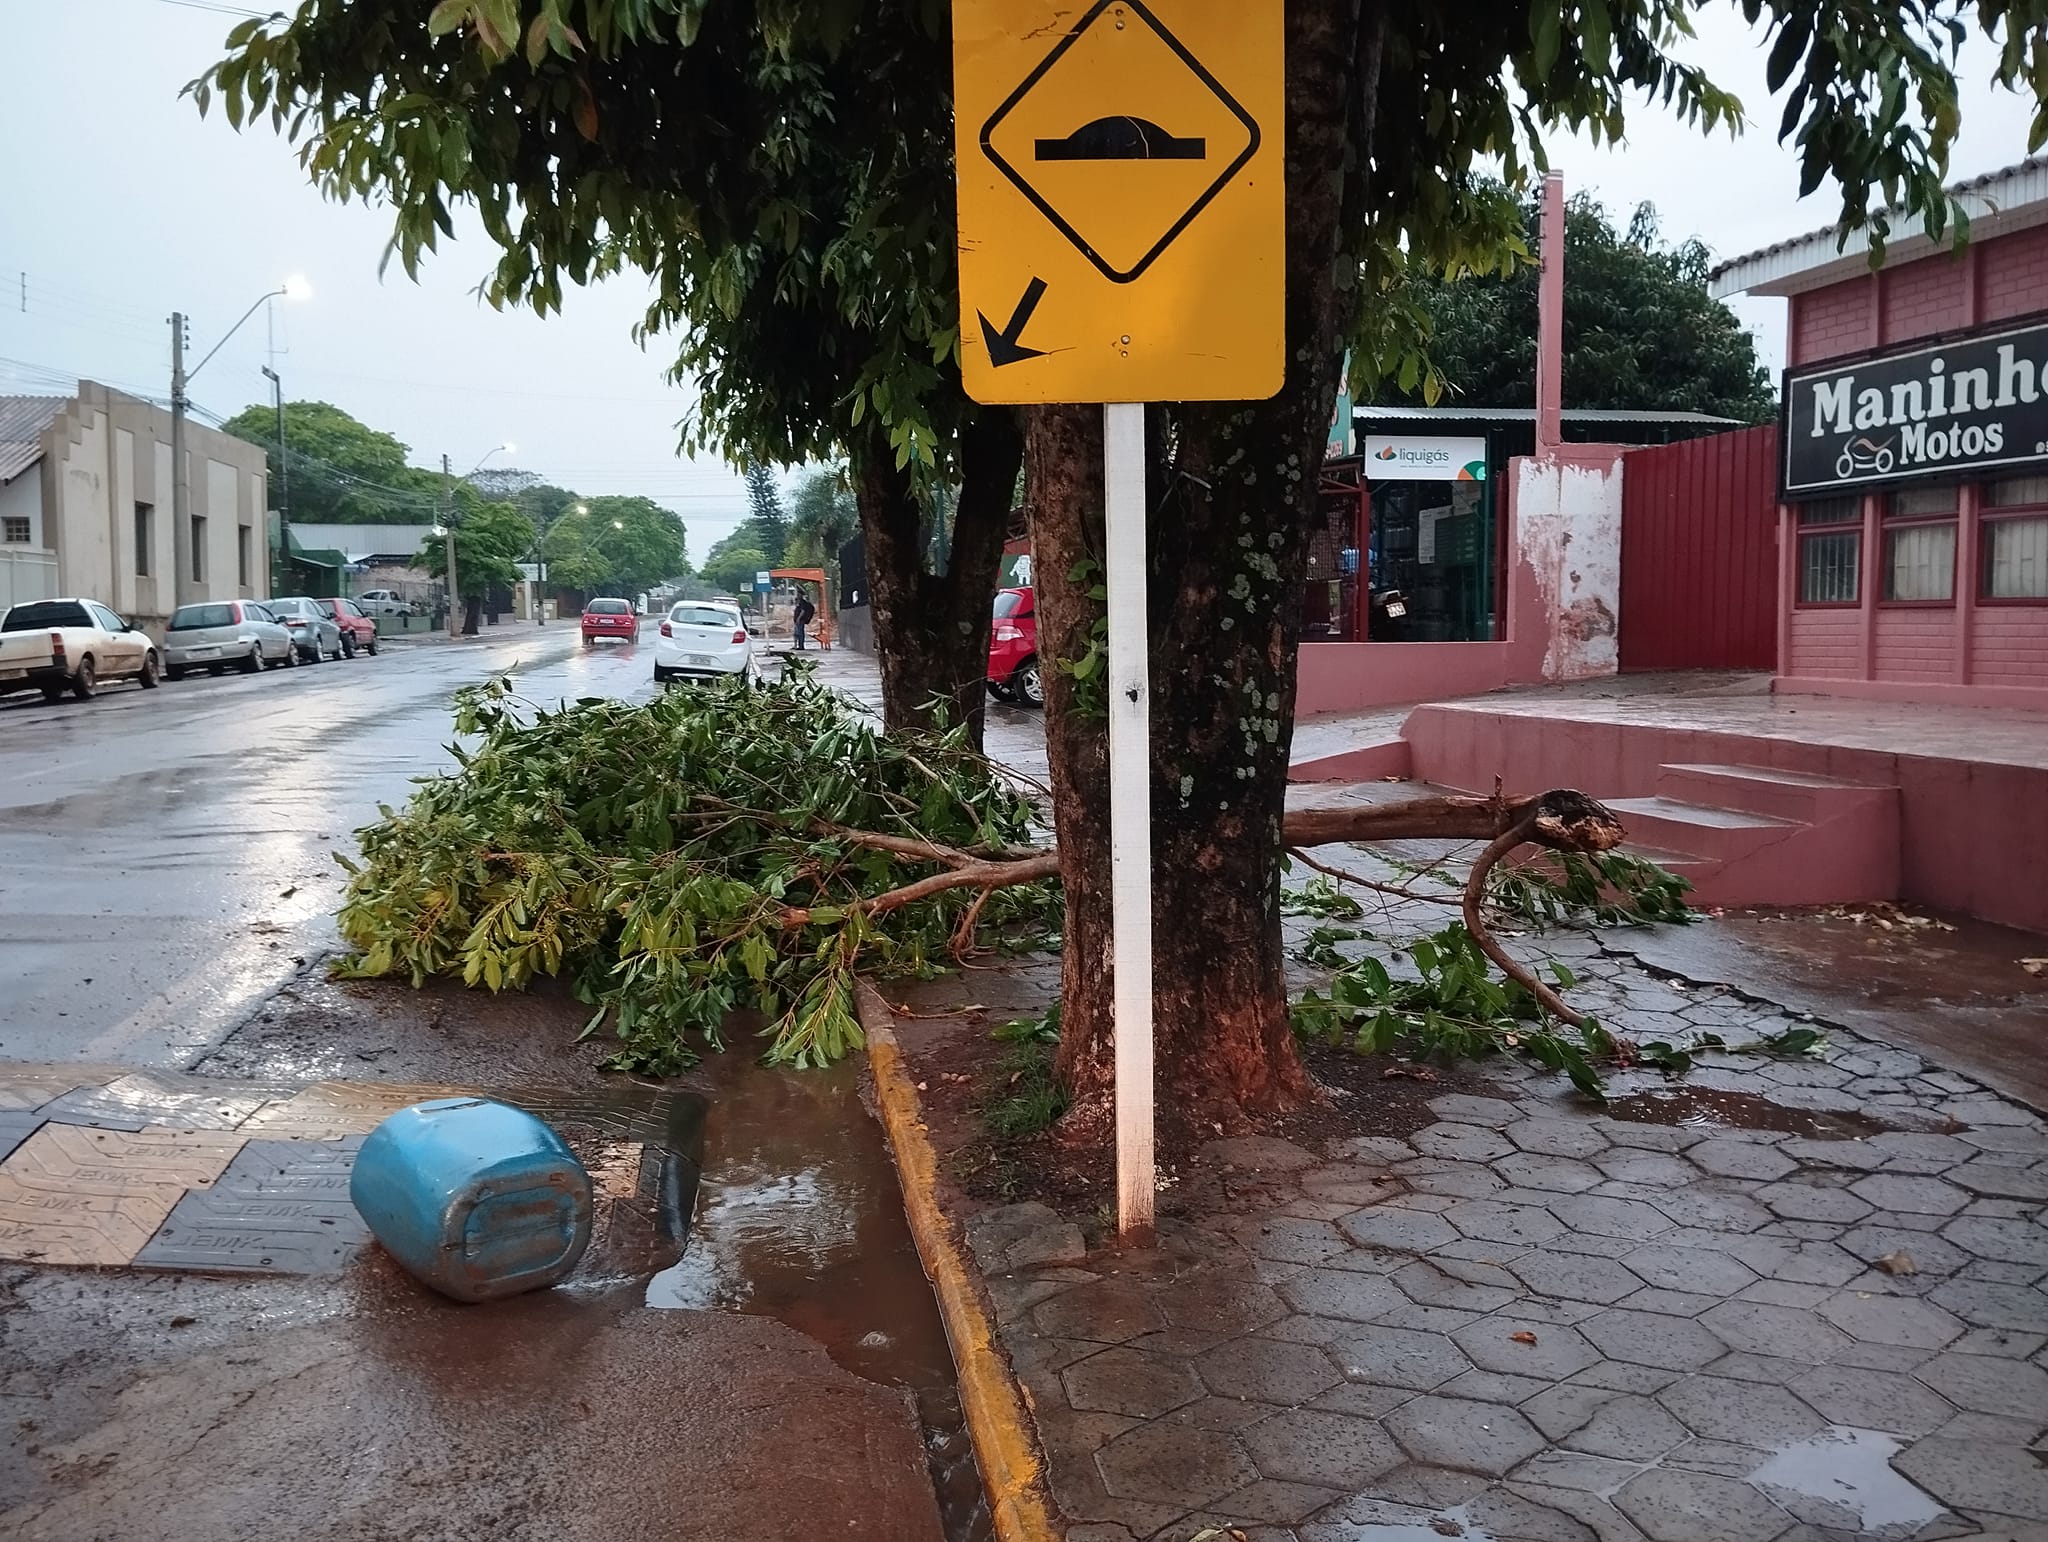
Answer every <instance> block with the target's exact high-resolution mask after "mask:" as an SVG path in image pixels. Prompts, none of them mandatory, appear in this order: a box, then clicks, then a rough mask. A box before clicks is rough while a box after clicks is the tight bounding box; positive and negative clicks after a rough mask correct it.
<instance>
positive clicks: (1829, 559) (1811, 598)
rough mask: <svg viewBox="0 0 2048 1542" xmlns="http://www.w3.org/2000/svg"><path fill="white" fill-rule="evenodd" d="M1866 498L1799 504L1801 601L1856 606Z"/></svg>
mask: <svg viewBox="0 0 2048 1542" xmlns="http://www.w3.org/2000/svg"><path fill="white" fill-rule="evenodd" d="M1862 566H1863V500H1862V499H1860V498H1857V497H1853V496H1851V497H1846V498H1816V499H1815V500H1814V501H1813V502H1811V503H1802V504H1801V505H1800V506H1799V603H1800V604H1801V605H1854V604H1855V603H1857V600H1858V599H1859V598H1860V597H1861V593H1862V591H1861V588H1860V584H1859V575H1860V572H1861V569H1862Z"/></svg>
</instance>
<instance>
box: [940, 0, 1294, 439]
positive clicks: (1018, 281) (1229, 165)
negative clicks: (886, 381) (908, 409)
mask: <svg viewBox="0 0 2048 1542" xmlns="http://www.w3.org/2000/svg"><path fill="white" fill-rule="evenodd" d="M1281 12H1282V7H1281V5H1280V4H1279V3H1277V0H1080V3H1070V0H954V5H953V39H954V41H953V69H954V112H955V121H956V128H955V133H956V136H957V142H956V158H957V162H958V168H959V178H960V326H961V356H962V365H963V370H964V373H965V375H966V382H967V394H968V395H969V396H971V397H973V398H974V399H975V400H976V401H980V402H1145V401H1234V400H1257V399H1260V398H1264V397H1268V396H1271V395H1272V394H1273V393H1274V392H1276V391H1278V390H1279V389H1280V383H1281V377H1282V375H1283V373H1284V372H1285V368H1286V357H1285V342H1284V335H1283V334H1284V322H1285V317H1284V314H1283V299H1284V291H1283V284H1284V259H1285V245H1286V236H1285V228H1284V219H1285V206H1284V201H1283V196H1282V193H1283V179H1282V175H1281V166H1282V156H1283V144H1282V141H1283V139H1284V137H1285V136H1284V124H1283V118H1282V105H1283V100H1284V91H1283V77H1282V69H1281V61H1282V44H1281Z"/></svg>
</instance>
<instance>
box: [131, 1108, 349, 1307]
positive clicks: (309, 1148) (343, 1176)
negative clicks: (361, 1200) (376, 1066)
mask: <svg viewBox="0 0 2048 1542" xmlns="http://www.w3.org/2000/svg"><path fill="white" fill-rule="evenodd" d="M361 1145H362V1140H361V1138H360V1137H352V1138H350V1139H349V1140H347V1141H345V1142H309V1141H295V1140H262V1141H251V1142H250V1143H249V1144H248V1145H247V1146H245V1147H243V1148H242V1151H241V1153H240V1155H238V1156H237V1157H236V1158H235V1159H234V1161H233V1162H231V1163H230V1164H229V1165H228V1168H227V1171H226V1172H224V1173H222V1174H221V1175H220V1177H219V1179H218V1180H216V1181H215V1183H214V1185H213V1187H212V1188H210V1189H205V1190H200V1191H195V1192H193V1193H189V1194H187V1195H186V1196H185V1197H184V1198H183V1199H181V1200H179V1201H178V1204H177V1207H176V1208H175V1209H174V1210H172V1211H171V1213H170V1215H169V1217H168V1218H167V1219H166V1220H165V1221H164V1223H163V1225H162V1226H161V1227H160V1228H159V1229H158V1231H157V1233H156V1235H155V1236H154V1237H152V1238H151V1239H150V1240H149V1243H148V1245H147V1246H145V1247H144V1248H143V1249H142V1250H141V1251H140V1252H139V1253H138V1254H136V1256H135V1262H136V1264H137V1265H138V1266H141V1267H145V1268H160V1269H203V1270H210V1271H217V1272H221V1273H229V1274H325V1273H333V1272H336V1271H338V1270H340V1269H341V1268H342V1267H343V1266H344V1265H346V1264H347V1262H348V1260H349V1257H350V1255H351V1254H352V1253H354V1252H355V1250H356V1249H357V1248H359V1247H361V1246H362V1245H363V1244H364V1243H366V1242H368V1241H369V1240H370V1229H369V1228H368V1227H367V1226H365V1225H364V1224H363V1221H362V1217H361V1216H359V1215H357V1214H356V1209H355V1206H354V1205H353V1204H351V1203H350V1201H349V1195H348V1181H349V1172H350V1170H351V1169H352V1168H353V1166H354V1165H355V1157H356V1151H357V1150H358V1149H359V1148H360V1147H361Z"/></svg>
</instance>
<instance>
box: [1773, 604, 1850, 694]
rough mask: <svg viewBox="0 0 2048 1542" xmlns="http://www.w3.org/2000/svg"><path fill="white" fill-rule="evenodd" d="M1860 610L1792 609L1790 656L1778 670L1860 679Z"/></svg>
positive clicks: (1799, 673)
mask: <svg viewBox="0 0 2048 1542" xmlns="http://www.w3.org/2000/svg"><path fill="white" fill-rule="evenodd" d="M1862 639H1863V612H1862V611H1860V610H1847V609H1844V610H1795V611H1794V612H1792V636H1791V639H1790V642H1789V648H1788V651H1789V652H1790V654H1791V657H1789V658H1787V659H1785V660H1783V661H1782V662H1781V663H1780V664H1779V665H1778V673H1780V674H1782V675H1796V676H1803V677H1808V678H1810V677H1813V676H1818V675H1833V676H1847V677H1849V678H1852V679H1854V678H1860V677H1861V676H1862V674H1863V664H1862V658H1861V648H1862Z"/></svg>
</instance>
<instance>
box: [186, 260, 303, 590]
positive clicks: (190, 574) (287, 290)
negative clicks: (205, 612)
mask: <svg viewBox="0 0 2048 1542" xmlns="http://www.w3.org/2000/svg"><path fill="white" fill-rule="evenodd" d="M310 292H311V291H310V290H309V289H308V287H307V285H306V281H305V280H304V279H302V278H289V279H286V280H285V281H284V283H282V284H280V285H279V286H278V287H277V288H275V289H269V290H265V291H264V292H263V293H262V294H260V295H258V296H257V297H256V303H255V304H254V305H251V306H250V307H249V308H248V309H247V310H245V311H243V312H242V314H241V317H240V319H239V320H237V321H236V322H235V324H234V325H233V326H231V327H229V328H228V329H227V331H225V332H223V333H221V335H220V341H219V342H217V343H215V344H214V345H213V347H211V348H210V349H208V350H207V353H206V357H205V358H203V359H201V360H200V361H199V362H198V363H197V364H195V365H193V366H192V368H191V369H190V370H187V369H186V368H185V313H184V312H183V311H173V312H172V313H171V560H172V562H173V563H174V564H175V565H176V567H177V572H176V573H175V574H173V575H172V580H171V586H172V587H171V592H172V594H173V596H174V597H175V599H176V600H177V603H178V604H180V605H183V604H185V603H187V602H188V601H190V600H195V599H199V598H201V597H202V596H201V595H200V594H199V592H198V586H199V583H200V579H199V577H198V574H197V573H196V571H195V570H194V567H193V562H194V559H195V556H196V554H195V553H194V551H193V550H192V476H191V468H190V467H189V466H188V465H187V456H186V454H185V416H186V413H187V412H188V411H189V410H190V408H191V406H192V399H191V397H190V396H189V395H188V394H187V393H188V388H189V387H190V386H191V384H192V377H193V376H194V375H197V374H198V373H199V372H200V371H201V370H203V369H205V368H206V366H207V365H209V364H211V363H212V362H213V356H214V355H215V354H217V353H219V352H220V351H221V349H222V348H224V347H226V346H227V341H228V339H229V338H231V337H233V336H234V335H235V334H236V333H237V332H239V331H241V330H242V323H243V322H246V321H247V320H248V319H249V318H250V317H251V316H253V315H255V314H256V312H257V311H259V310H261V309H262V308H263V306H264V305H265V304H266V303H268V302H269V301H271V300H275V299H276V298H277V297H278V296H279V295H283V296H285V297H286V298H288V299H300V298H303V297H304V296H305V295H307V294H308V293H310ZM263 373H264V374H266V375H270V378H271V379H272V380H273V381H274V380H276V379H277V377H276V376H275V375H271V374H270V371H269V370H267V369H266V370H265V371H264V372H263ZM280 401H282V398H281V397H280ZM280 410H282V409H280Z"/></svg>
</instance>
